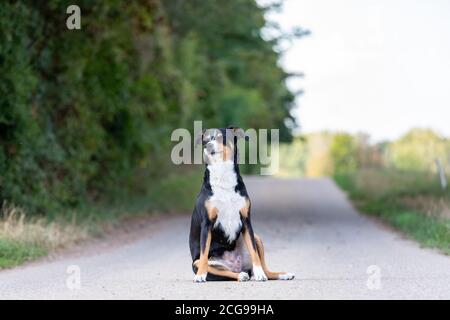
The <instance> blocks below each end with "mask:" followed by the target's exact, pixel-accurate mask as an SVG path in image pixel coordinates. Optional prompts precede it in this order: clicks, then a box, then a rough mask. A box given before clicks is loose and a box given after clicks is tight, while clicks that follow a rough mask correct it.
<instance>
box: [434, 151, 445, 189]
mask: <svg viewBox="0 0 450 320" xmlns="http://www.w3.org/2000/svg"><path fill="white" fill-rule="evenodd" d="M436 166H437V169H438V172H439V179H440V181H441V187H442V190H445V189H446V188H447V178H446V177H445V171H444V167H443V166H442V163H441V161H440V160H439V159H437V158H436Z"/></svg>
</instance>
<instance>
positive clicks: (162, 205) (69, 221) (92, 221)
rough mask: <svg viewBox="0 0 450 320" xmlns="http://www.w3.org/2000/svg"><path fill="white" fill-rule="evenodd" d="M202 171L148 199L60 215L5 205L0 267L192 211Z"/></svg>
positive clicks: (157, 189)
mask: <svg viewBox="0 0 450 320" xmlns="http://www.w3.org/2000/svg"><path fill="white" fill-rule="evenodd" d="M201 179H202V172H201V171H199V170H192V171H189V172H182V173H176V174H173V175H172V176H169V177H167V178H165V179H163V180H162V181H159V182H158V183H156V184H155V185H153V186H151V187H150V188H149V192H148V193H147V194H144V195H140V196H135V197H131V198H126V199H116V200H115V201H113V202H110V203H101V204H99V203H97V204H91V205H85V206H84V207H81V208H78V209H77V210H70V211H67V212H62V213H61V214H59V215H57V216H47V217H28V216H27V214H26V212H25V210H23V209H21V208H17V207H15V206H14V205H9V204H7V203H3V206H2V208H1V217H0V269H4V268H10V267H14V266H17V265H20V264H22V263H24V262H27V261H30V260H34V259H37V258H40V257H43V256H45V255H47V254H49V253H50V252H53V251H55V250H56V249H60V248H66V247H70V246H72V245H74V244H77V243H80V242H81V241H85V240H88V239H89V238H92V237H102V236H104V235H105V234H106V233H107V232H108V231H111V230H114V229H116V228H120V227H121V225H122V223H123V222H124V220H126V219H132V218H136V217H140V218H142V217H143V216H150V215H151V214H153V213H155V212H189V211H190V210H192V206H193V203H194V199H195V197H196V195H197V193H198V191H199V190H198V188H199V185H200V183H201Z"/></svg>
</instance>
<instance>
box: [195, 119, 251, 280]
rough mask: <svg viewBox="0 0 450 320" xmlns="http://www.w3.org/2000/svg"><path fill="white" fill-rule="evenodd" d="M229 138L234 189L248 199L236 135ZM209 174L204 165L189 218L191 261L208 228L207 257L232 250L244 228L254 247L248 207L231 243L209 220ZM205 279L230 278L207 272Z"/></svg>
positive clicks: (203, 240)
mask: <svg viewBox="0 0 450 320" xmlns="http://www.w3.org/2000/svg"><path fill="white" fill-rule="evenodd" d="M219 130H221V132H222V134H223V137H227V138H230V137H229V136H227V135H226V133H227V130H226V129H225V128H221V129H219ZM231 138H233V139H234V155H233V161H234V171H235V173H236V176H237V185H236V187H235V191H236V192H237V193H239V194H240V195H241V196H243V197H245V198H246V199H249V196H248V193H247V189H246V188H245V184H244V181H243V179H242V177H241V174H240V171H239V165H238V161H237V137H236V136H232V137H231ZM223 143H224V144H226V139H223ZM203 144H204V141H203ZM209 176H210V173H209V170H208V167H207V166H205V173H204V176H203V185H202V188H201V190H200V193H199V194H198V196H197V200H196V203H195V207H194V210H193V213H192V218H191V230H190V234H189V247H190V251H191V257H192V262H194V261H195V260H197V259H199V258H200V250H201V249H204V248H205V243H206V238H207V235H208V231H209V230H211V234H212V237H211V246H210V251H209V257H220V256H222V255H223V253H224V252H225V251H231V250H233V249H234V248H235V247H236V240H237V239H238V238H239V235H240V233H242V231H243V230H245V229H246V228H247V229H248V231H249V233H250V236H251V239H252V242H253V246H254V248H255V249H256V243H255V240H254V233H253V228H252V225H251V221H250V209H249V212H248V215H247V217H246V218H244V217H242V216H241V222H242V227H241V229H240V230H238V233H237V235H236V237H235V240H234V241H232V242H231V243H230V242H228V237H227V236H226V235H225V233H224V231H223V230H222V229H221V228H220V227H218V228H214V223H215V221H211V220H210V219H209V217H208V212H207V210H206V208H205V202H206V201H207V200H208V199H209V198H210V197H211V196H212V195H213V191H212V188H211V184H210V181H209ZM219 214H220V213H219ZM192 270H193V271H194V273H196V272H197V268H196V267H195V266H194V265H192ZM246 271H247V270H246ZM248 272H251V270H248ZM207 280H208V281H211V280H230V279H228V278H225V277H220V276H216V275H212V274H209V273H208V275H207Z"/></svg>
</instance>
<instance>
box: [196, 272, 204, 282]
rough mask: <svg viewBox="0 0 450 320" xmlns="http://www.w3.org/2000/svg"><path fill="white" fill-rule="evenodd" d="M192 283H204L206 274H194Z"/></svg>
mask: <svg viewBox="0 0 450 320" xmlns="http://www.w3.org/2000/svg"><path fill="white" fill-rule="evenodd" d="M194 282H206V273H203V274H196V275H195V276H194Z"/></svg>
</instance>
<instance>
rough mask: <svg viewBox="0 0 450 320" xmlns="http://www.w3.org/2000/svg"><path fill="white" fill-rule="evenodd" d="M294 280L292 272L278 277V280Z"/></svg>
mask: <svg viewBox="0 0 450 320" xmlns="http://www.w3.org/2000/svg"><path fill="white" fill-rule="evenodd" d="M294 278H295V274H293V273H292V272H286V273H282V274H280V275H279V276H278V279H279V280H292V279H294Z"/></svg>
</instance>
